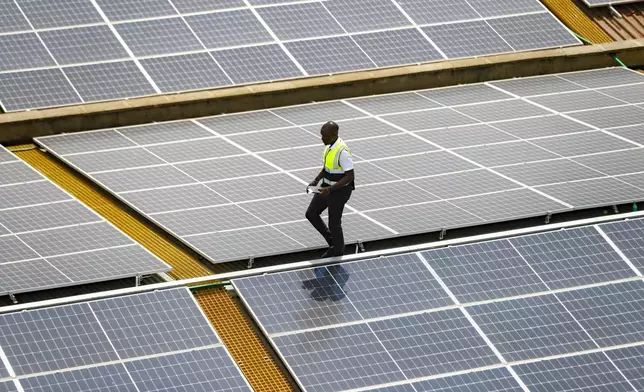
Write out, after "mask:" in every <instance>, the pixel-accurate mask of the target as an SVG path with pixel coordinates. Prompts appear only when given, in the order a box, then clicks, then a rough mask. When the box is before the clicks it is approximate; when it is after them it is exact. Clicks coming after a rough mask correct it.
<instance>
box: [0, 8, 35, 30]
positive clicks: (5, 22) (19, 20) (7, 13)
mask: <svg viewBox="0 0 644 392" xmlns="http://www.w3.org/2000/svg"><path fill="white" fill-rule="evenodd" d="M26 30H31V26H29V22H27V19H25V17H24V16H23V14H22V12H20V9H19V8H18V6H17V5H16V3H15V2H14V1H13V0H0V33H11V32H15V31H26Z"/></svg>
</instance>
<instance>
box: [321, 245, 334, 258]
mask: <svg viewBox="0 0 644 392" xmlns="http://www.w3.org/2000/svg"><path fill="white" fill-rule="evenodd" d="M332 256H333V247H332V246H329V248H328V249H327V250H326V252H324V253H323V254H322V257H320V258H321V259H326V258H327V257H332Z"/></svg>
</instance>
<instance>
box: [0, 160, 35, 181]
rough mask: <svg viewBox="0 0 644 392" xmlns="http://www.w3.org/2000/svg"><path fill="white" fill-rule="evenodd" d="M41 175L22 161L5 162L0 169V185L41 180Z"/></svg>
mask: <svg viewBox="0 0 644 392" xmlns="http://www.w3.org/2000/svg"><path fill="white" fill-rule="evenodd" d="M42 179H43V178H42V176H41V175H40V174H38V172H36V171H35V170H33V169H31V168H30V167H28V166H27V165H24V164H23V163H22V162H18V161H14V162H5V164H4V165H2V170H0V186H2V185H12V184H19V183H25V182H35V181H42Z"/></svg>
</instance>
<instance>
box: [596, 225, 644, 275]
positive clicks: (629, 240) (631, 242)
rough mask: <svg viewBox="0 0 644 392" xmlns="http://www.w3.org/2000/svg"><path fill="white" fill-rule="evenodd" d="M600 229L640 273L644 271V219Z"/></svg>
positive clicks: (603, 226) (601, 226)
mask: <svg viewBox="0 0 644 392" xmlns="http://www.w3.org/2000/svg"><path fill="white" fill-rule="evenodd" d="M599 228H600V229H601V230H602V231H603V232H604V233H606V234H607V235H608V238H610V239H611V240H612V241H613V242H614V243H615V245H617V248H619V250H621V251H622V253H624V255H625V256H626V258H628V260H629V261H630V262H631V263H633V264H634V265H635V267H637V268H638V269H639V270H640V272H642V271H644V241H642V238H644V219H633V220H626V221H621V222H614V223H606V224H603V225H599Z"/></svg>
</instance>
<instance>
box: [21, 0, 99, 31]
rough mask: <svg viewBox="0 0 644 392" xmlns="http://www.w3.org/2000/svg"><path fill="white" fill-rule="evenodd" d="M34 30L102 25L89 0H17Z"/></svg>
mask: <svg viewBox="0 0 644 392" xmlns="http://www.w3.org/2000/svg"><path fill="white" fill-rule="evenodd" d="M16 3H17V4H18V5H19V6H20V9H22V11H23V12H24V13H25V15H26V16H27V18H29V21H30V22H31V24H32V25H33V26H34V28H35V29H47V28H53V27H68V26H76V25H86V24H92V23H102V22H103V18H101V15H100V14H99V13H98V11H97V10H96V8H95V7H94V5H93V4H92V2H91V0H18V1H16Z"/></svg>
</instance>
